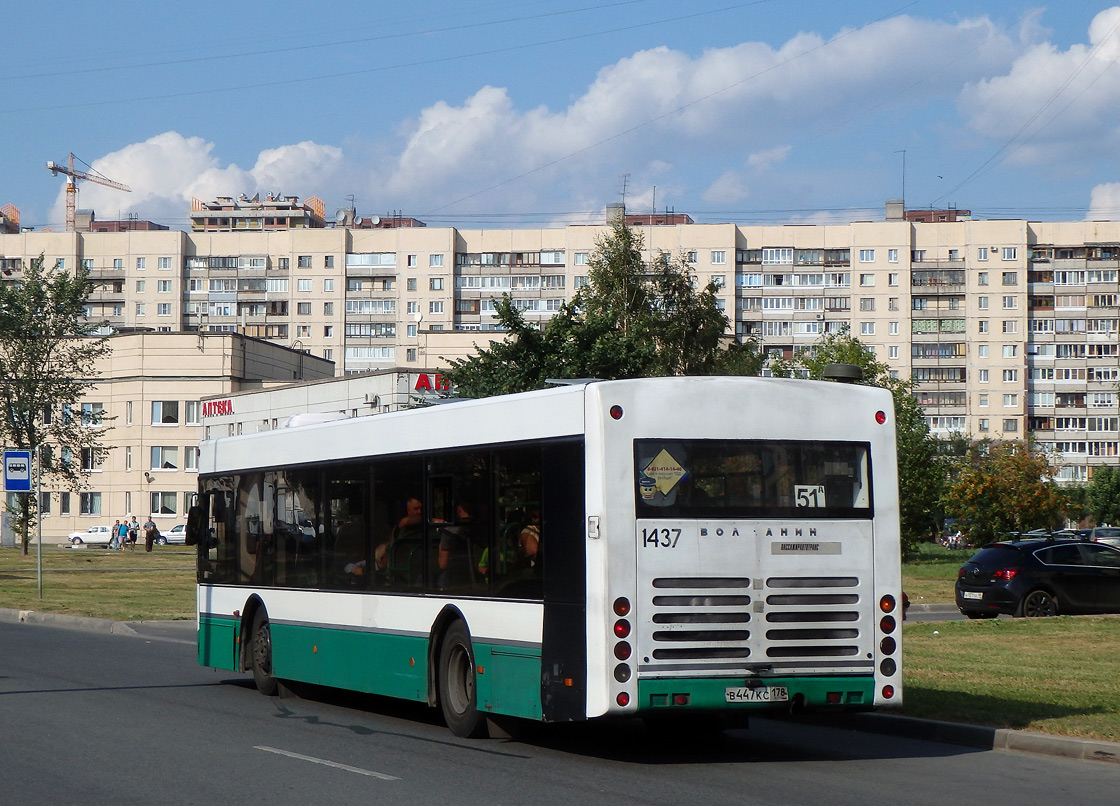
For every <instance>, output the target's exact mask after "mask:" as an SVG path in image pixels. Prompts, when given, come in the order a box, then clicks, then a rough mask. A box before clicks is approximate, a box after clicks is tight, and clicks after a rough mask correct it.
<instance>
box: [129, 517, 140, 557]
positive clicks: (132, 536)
mask: <svg viewBox="0 0 1120 806" xmlns="http://www.w3.org/2000/svg"><path fill="white" fill-rule="evenodd" d="M130 517H131V518H132V520H130V521H129V522H128V549H129V551H136V538H138V537H139V536H140V522H139V521H137V520H136V516H135V515H132V516H130Z"/></svg>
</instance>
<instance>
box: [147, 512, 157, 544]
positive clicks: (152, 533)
mask: <svg viewBox="0 0 1120 806" xmlns="http://www.w3.org/2000/svg"><path fill="white" fill-rule="evenodd" d="M157 537H159V529H158V528H156V522H155V521H153V520H152V516H151V515H149V516H148V521H147V523H145V524H144V551H151V550H152V546H153V545H154V544H155V542H156V538H157Z"/></svg>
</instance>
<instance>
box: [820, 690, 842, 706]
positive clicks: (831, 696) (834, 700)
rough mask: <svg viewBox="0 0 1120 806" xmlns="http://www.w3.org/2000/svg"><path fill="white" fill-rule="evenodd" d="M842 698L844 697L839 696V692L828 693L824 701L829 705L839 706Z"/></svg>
mask: <svg viewBox="0 0 1120 806" xmlns="http://www.w3.org/2000/svg"><path fill="white" fill-rule="evenodd" d="M843 698H844V695H843V694H841V693H840V692H839V691H830V692H828V693H827V694H826V695H825V699H826V700H828V704H829V705H839V704H840V701H841V700H842V699H843Z"/></svg>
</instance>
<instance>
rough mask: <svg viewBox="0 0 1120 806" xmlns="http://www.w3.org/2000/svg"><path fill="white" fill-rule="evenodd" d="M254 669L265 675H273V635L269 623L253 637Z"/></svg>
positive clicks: (260, 628) (263, 625)
mask: <svg viewBox="0 0 1120 806" xmlns="http://www.w3.org/2000/svg"><path fill="white" fill-rule="evenodd" d="M253 667H254V668H256V669H257V670H258V671H259V672H260V673H261V674H263V675H266V676H267V675H271V674H272V633H271V631H270V630H269V629H268V622H267V621H266V622H264V623H263V624H261V626H260V627H259V628H257V634H256V635H254V636H253Z"/></svg>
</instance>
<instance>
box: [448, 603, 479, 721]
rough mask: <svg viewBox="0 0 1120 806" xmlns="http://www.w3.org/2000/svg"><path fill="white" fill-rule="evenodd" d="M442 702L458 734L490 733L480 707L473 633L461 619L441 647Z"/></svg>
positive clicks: (453, 625) (451, 629)
mask: <svg viewBox="0 0 1120 806" xmlns="http://www.w3.org/2000/svg"><path fill="white" fill-rule="evenodd" d="M439 704H440V708H441V709H442V710H443V719H444V721H445V722H446V723H447V727H449V728H450V729H451V732H452V733H454V734H455V735H456V736H462V737H463V738H466V739H478V738H482V737H484V736H485V735H486V717H485V715H484V714H482V713H480V712H479V710H478V695H477V692H476V689H475V667H474V650H473V648H472V647H471V636H470V633H469V632H467V627H466V625H465V624H463V622H461V621H456V622H454V623H453V624H452V625H451V626H450V627H449V628H448V629H447V633H446V634H445V635H444V637H443V645H442V646H441V647H440V652H439Z"/></svg>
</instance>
